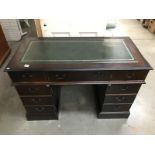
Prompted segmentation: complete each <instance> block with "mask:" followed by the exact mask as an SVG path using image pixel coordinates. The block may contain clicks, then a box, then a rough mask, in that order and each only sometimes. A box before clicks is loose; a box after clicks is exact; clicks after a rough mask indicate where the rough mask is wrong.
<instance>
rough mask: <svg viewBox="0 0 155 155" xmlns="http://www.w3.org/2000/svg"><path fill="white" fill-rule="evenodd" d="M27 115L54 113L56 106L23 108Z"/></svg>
mask: <svg viewBox="0 0 155 155" xmlns="http://www.w3.org/2000/svg"><path fill="white" fill-rule="evenodd" d="M25 109H26V111H27V113H36V114H46V113H56V112H57V108H56V106H25Z"/></svg>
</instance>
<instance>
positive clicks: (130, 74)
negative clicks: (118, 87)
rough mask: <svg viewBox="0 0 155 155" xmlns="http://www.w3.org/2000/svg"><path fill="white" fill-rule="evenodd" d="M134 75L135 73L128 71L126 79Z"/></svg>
mask: <svg viewBox="0 0 155 155" xmlns="http://www.w3.org/2000/svg"><path fill="white" fill-rule="evenodd" d="M134 76H135V73H129V74H127V78H128V79H131V78H133V77H134Z"/></svg>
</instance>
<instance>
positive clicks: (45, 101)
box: [21, 96, 57, 105]
mask: <svg viewBox="0 0 155 155" xmlns="http://www.w3.org/2000/svg"><path fill="white" fill-rule="evenodd" d="M21 100H22V101H23V104H24V105H57V100H56V97H37V96H35V97H21Z"/></svg>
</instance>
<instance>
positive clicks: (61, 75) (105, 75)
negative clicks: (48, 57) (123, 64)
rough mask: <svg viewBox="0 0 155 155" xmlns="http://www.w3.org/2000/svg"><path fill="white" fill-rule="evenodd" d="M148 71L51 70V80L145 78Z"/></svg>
mask: <svg viewBox="0 0 155 155" xmlns="http://www.w3.org/2000/svg"><path fill="white" fill-rule="evenodd" d="M147 72H148V71H130V70H129V71H123V70H122V71H64V72H49V81H117V80H144V79H145V77H146V75H147Z"/></svg>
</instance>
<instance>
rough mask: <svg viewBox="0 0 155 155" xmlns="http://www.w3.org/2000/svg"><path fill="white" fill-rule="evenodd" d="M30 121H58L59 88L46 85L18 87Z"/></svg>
mask: <svg viewBox="0 0 155 155" xmlns="http://www.w3.org/2000/svg"><path fill="white" fill-rule="evenodd" d="M16 89H17V91H18V94H19V95H20V97H21V100H22V101H23V104H24V107H25V109H26V113H27V114H26V116H27V119H28V120H41V119H58V104H59V103H58V102H59V87H56V86H51V85H49V84H46V85H35V84H27V85H21V84H20V85H16Z"/></svg>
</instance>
